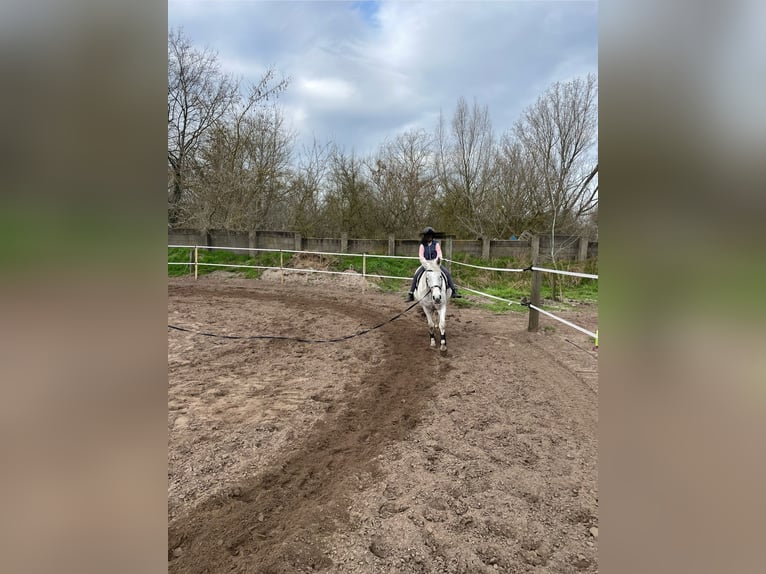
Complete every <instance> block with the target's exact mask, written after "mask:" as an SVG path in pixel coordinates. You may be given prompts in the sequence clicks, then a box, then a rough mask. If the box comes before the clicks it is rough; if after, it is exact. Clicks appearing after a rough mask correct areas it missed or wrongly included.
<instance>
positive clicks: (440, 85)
mask: <svg viewBox="0 0 766 574" xmlns="http://www.w3.org/2000/svg"><path fill="white" fill-rule="evenodd" d="M168 26H169V27H170V28H179V27H183V29H184V32H185V34H186V35H187V36H188V37H189V38H190V39H191V41H192V42H193V43H194V44H195V45H197V46H199V47H203V46H207V47H210V48H212V49H214V50H216V51H217V52H218V56H219V60H220V62H221V64H222V65H223V67H224V69H225V70H227V71H229V72H232V73H234V74H235V75H237V76H239V77H241V78H242V79H243V80H245V81H248V79H252V80H257V79H258V78H259V77H260V76H261V74H262V73H263V71H264V70H265V69H266V68H268V67H269V66H273V67H274V68H275V70H276V71H277V74H278V75H279V76H287V77H289V78H290V86H289V88H288V90H287V92H286V93H285V94H284V95H283V96H281V98H280V101H281V104H282V106H283V108H284V111H285V115H286V117H287V119H288V122H289V124H290V125H291V126H292V128H293V129H294V130H295V131H296V132H297V133H298V148H299V149H300V146H301V145H302V144H308V143H310V142H311V140H312V139H313V138H314V137H315V136H316V138H317V139H318V140H319V141H321V142H326V141H328V140H333V141H335V142H336V143H338V144H340V145H341V146H342V147H343V148H344V149H345V150H346V151H347V152H350V151H351V150H352V149H353V150H355V151H356V152H357V153H358V154H360V155H366V154H368V153H372V152H374V151H375V150H376V149H377V147H378V145H379V144H381V143H382V142H383V141H384V140H385V139H386V138H393V137H395V136H396V135H397V134H399V133H402V132H404V131H406V130H408V129H416V128H424V129H426V130H428V131H429V132H432V131H433V130H434V128H435V126H436V123H437V121H438V117H439V112H440V110H441V111H443V112H444V114H445V116H446V117H447V118H448V119H449V118H451V116H452V113H453V112H454V110H455V105H456V103H457V100H458V98H459V97H461V96H463V97H465V98H466V100H468V102H469V104H470V103H472V102H473V101H474V99H475V100H476V101H477V102H478V103H479V104H481V105H487V106H488V108H489V113H490V116H491V119H492V125H493V128H494V130H495V132H496V133H498V134H500V133H502V132H503V131H505V130H506V129H509V128H510V127H511V126H512V125H513V123H514V121H515V120H516V119H517V118H518V117H519V114H520V113H521V111H522V110H523V109H524V108H525V107H527V106H529V105H530V104H532V103H533V102H534V101H535V99H536V98H537V97H538V96H539V95H540V94H541V93H542V92H543V91H544V90H545V89H546V88H547V87H548V86H549V85H550V84H551V83H553V82H555V81H566V80H570V79H572V78H575V77H578V76H584V75H586V74H588V73H597V71H598V69H597V66H598V3H597V2H594V1H588V2H585V1H563V0H562V1H533V0H463V1H460V2H443V1H428V2H415V1H407V2H402V1H388V0H382V1H379V2H373V1H362V2H341V1H331V0H314V1H303V2H296V1H289V0H287V1H285V0H280V1H265V0H168Z"/></svg>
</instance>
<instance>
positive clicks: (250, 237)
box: [247, 231, 258, 254]
mask: <svg viewBox="0 0 766 574" xmlns="http://www.w3.org/2000/svg"><path fill="white" fill-rule="evenodd" d="M247 244H248V247H249V248H250V249H258V232H257V231H248V232H247ZM253 254H255V252H253Z"/></svg>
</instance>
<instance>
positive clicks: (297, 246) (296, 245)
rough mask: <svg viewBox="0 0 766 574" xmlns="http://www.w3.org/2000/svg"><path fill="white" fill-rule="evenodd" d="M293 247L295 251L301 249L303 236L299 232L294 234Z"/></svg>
mask: <svg viewBox="0 0 766 574" xmlns="http://www.w3.org/2000/svg"><path fill="white" fill-rule="evenodd" d="M293 249H295V250H296V251H303V236H302V235H301V234H300V233H296V234H295V241H294V245H293Z"/></svg>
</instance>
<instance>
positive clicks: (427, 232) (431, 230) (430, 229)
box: [421, 226, 436, 237]
mask: <svg viewBox="0 0 766 574" xmlns="http://www.w3.org/2000/svg"><path fill="white" fill-rule="evenodd" d="M421 235H422V236H424V237H425V236H426V235H431V236H434V235H436V231H434V228H433V227H430V226H429V227H426V228H425V229H424V230H423V233H421Z"/></svg>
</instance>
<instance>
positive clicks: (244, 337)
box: [168, 300, 420, 343]
mask: <svg viewBox="0 0 766 574" xmlns="http://www.w3.org/2000/svg"><path fill="white" fill-rule="evenodd" d="M418 303H420V301H419V300H418V301H415V302H414V303H413V304H412V305H410V306H409V307H407V308H406V309H405V310H404V311H402V312H401V313H399V314H398V315H396V316H394V317H391V318H390V319H387V320H386V321H383V322H382V323H378V324H377V325H375V326H374V327H370V328H369V329H363V330H361V331H357V332H356V333H353V334H351V335H345V336H343V337H335V338H333V339H303V338H301V337H287V336H283V335H221V334H219V333H205V332H203V331H194V330H193V329H187V328H186V327H179V326H178V325H171V324H168V329H174V330H176V331H183V332H184V333H192V334H193V335H202V336H203V337H215V338H217V339H233V340H250V341H254V340H257V339H276V340H279V341H295V342H296V343H339V342H340V341H347V340H348V339H353V338H354V337H359V336H361V335H365V334H367V333H369V332H370V331H374V330H375V329H380V328H381V327H383V326H384V325H387V324H388V323H391V322H392V321H396V320H397V319H398V318H399V317H401V316H402V315H404V314H405V313H406V312H407V311H409V310H410V309H412V308H413V307H414V306H415V305H417V304H418Z"/></svg>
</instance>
